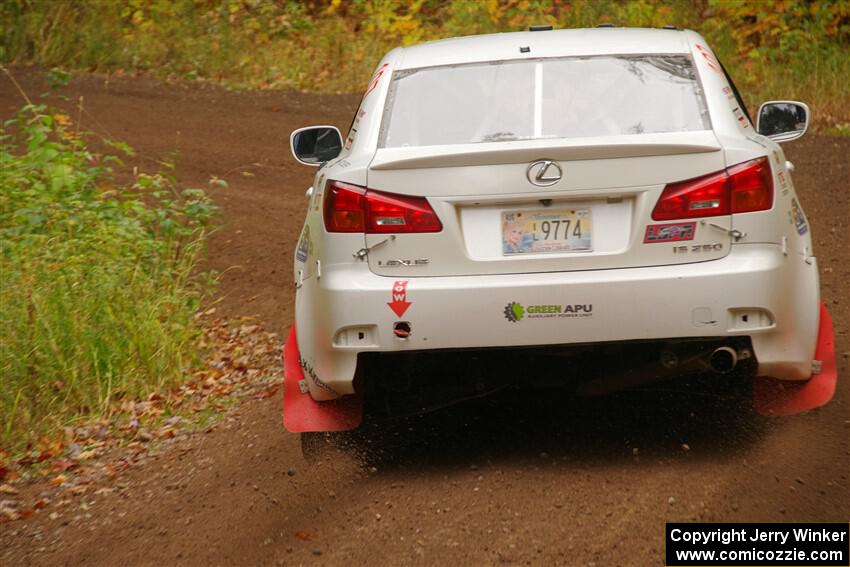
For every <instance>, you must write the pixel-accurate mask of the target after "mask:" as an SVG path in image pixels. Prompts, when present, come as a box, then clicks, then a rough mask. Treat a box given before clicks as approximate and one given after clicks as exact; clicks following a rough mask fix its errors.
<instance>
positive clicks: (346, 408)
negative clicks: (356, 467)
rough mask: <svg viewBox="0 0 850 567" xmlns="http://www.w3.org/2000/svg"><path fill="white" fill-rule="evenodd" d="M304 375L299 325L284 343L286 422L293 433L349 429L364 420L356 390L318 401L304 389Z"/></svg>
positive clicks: (284, 418) (360, 398) (285, 424)
mask: <svg viewBox="0 0 850 567" xmlns="http://www.w3.org/2000/svg"><path fill="white" fill-rule="evenodd" d="M303 379H304V370H303V369H302V368H301V353H300V352H299V351H298V338H297V337H296V336H295V325H293V326H292V329H290V331H289V336H288V337H287V339H286V346H284V347H283V426H284V427H286V429H287V430H289V431H291V432H293V433H303V432H307V431H348V430H349V429H356V428H357V427H358V426H359V425H360V422H361V421H363V399H362V397H361V396H359V395H357V394H355V395H352V396H345V397H343V398H340V399H338V400H331V401H329V402H317V401H316V400H314V399H313V397H312V396H310V394H309V392H308V393H303V394H302V393H301V388H300V386H299V385H298V383H299V382H300V381H301V380H303Z"/></svg>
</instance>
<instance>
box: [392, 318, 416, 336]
mask: <svg viewBox="0 0 850 567" xmlns="http://www.w3.org/2000/svg"><path fill="white" fill-rule="evenodd" d="M412 332H413V331H411V329H410V323H408V322H407V321H397V322H396V323H394V324H393V334H394V335H395V336H396V338H399V339H402V340H404V339H406V338H407V337H409V336H410V335H411V333H412Z"/></svg>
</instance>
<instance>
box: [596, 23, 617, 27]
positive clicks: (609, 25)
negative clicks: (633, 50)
mask: <svg viewBox="0 0 850 567" xmlns="http://www.w3.org/2000/svg"><path fill="white" fill-rule="evenodd" d="M596 27H597V28H613V27H616V26H615V25H614V24H612V23H611V22H602V23H601V24H596Z"/></svg>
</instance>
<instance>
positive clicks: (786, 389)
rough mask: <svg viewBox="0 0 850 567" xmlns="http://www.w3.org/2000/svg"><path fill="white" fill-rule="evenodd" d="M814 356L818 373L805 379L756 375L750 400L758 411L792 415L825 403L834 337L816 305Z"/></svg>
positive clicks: (831, 380)
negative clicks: (791, 379) (817, 315)
mask: <svg viewBox="0 0 850 567" xmlns="http://www.w3.org/2000/svg"><path fill="white" fill-rule="evenodd" d="M815 360H820V361H821V363H822V366H821V371H820V373H819V374H813V375H812V377H811V378H810V379H809V380H807V381H805V382H789V381H786V380H774V379H773V378H767V377H764V376H759V377H757V378H756V379H755V383H754V384H753V403H754V405H755V408H756V411H758V412H759V413H760V414H762V415H767V416H776V415H793V414H796V413H802V412H804V411H807V410H810V409H814V408H817V407H820V406H822V405H824V404H826V403H827V402H828V401H829V400H831V399H832V396H833V394H835V381H836V377H837V370H836V368H835V338H834V337H833V334H832V319H831V318H830V317H829V312H828V311H827V310H826V306H825V305H823V304H821V306H820V326H819V328H818V344H817V348H816V349H815Z"/></svg>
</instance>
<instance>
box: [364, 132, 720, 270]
mask: <svg viewBox="0 0 850 567" xmlns="http://www.w3.org/2000/svg"><path fill="white" fill-rule="evenodd" d="M720 149H721V147H720V145H719V143H718V141H717V139H716V137H715V136H714V134H713V132H712V131H711V130H702V131H690V132H673V133H656V134H638V135H620V136H598V137H584V138H577V139H558V140H552V139H538V140H521V141H505V142H499V141H497V142H489V143H482V144H453V145H444V146H440V145H430V146H418V147H391V148H380V149H378V150H377V152H376V154H375V157H374V159H373V161H372V163H371V165H370V168H369V172H368V185H369V188H370V189H374V190H378V191H386V192H391V193H397V194H402V195H410V196H420V197H426V198H427V199H428V201H429V203H430V204H431V206H432V207H433V208H434V210H435V211H436V213H437V214H438V215H439V217H440V220H441V222H442V223H443V230H442V231H441V232H438V233H428V234H398V235H394V236H392V237H389V236H387V235H382V234H367V235H366V246H367V248H370V252H369V255H368V262H369V267H370V269H371V270H372V271H373V272H374V273H376V274H380V275H385V276H394V277H404V278H409V277H416V276H461V275H463V276H468V275H483V274H523V273H535V272H558V271H573V270H598V269H611V268H632V267H643V266H661V265H672V264H682V263H688V262H700V261H707V260H713V259H716V258H720V257H722V256H724V255H726V254H727V253H728V252H729V248H730V237H729V235H728V229H730V228H731V216H728V215H726V216H712V217H711V218H708V219H705V220H706V222H701V221H700V219H687V220H682V221H664V222H656V221H653V220H652V211H653V208H654V207H655V205H656V203H657V201H658V198H659V197H660V195H661V192H662V190H663V189H664V186H665V185H666V184H668V183H671V182H675V181H681V180H685V179H691V178H695V177H699V176H702V175H705V174H709V173H713V172H717V171H721V170H723V168H724V167H725V164H724V159H723V152H721V151H720Z"/></svg>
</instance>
